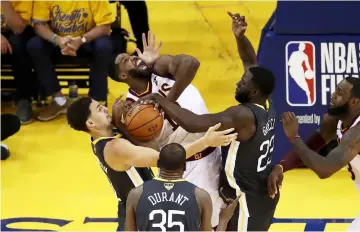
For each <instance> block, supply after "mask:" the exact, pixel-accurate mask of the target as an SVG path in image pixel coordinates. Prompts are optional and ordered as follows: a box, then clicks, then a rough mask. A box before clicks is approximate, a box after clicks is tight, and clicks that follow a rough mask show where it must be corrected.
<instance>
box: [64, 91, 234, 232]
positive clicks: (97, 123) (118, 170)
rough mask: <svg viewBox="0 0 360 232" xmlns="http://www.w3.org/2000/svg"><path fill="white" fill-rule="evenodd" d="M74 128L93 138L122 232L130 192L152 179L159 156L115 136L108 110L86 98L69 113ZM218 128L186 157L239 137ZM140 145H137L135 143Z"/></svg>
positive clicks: (191, 146)
mask: <svg viewBox="0 0 360 232" xmlns="http://www.w3.org/2000/svg"><path fill="white" fill-rule="evenodd" d="M67 120H68V123H69V124H70V126H71V127H72V128H73V129H75V130H78V131H83V132H86V133H88V134H90V135H91V142H92V149H93V152H94V154H95V156H96V157H97V159H98V161H99V164H100V166H101V168H102V169H103V171H104V173H105V174H106V176H107V178H108V179H109V181H110V184H111V185H112V187H113V189H114V191H115V194H116V196H117V198H118V202H119V204H118V216H119V229H124V225H123V224H124V216H125V206H124V204H125V203H126V198H127V196H128V193H129V191H130V190H131V189H132V188H134V187H137V186H139V185H141V184H143V183H144V181H146V180H149V179H152V177H153V175H152V172H151V169H150V168H147V167H155V166H156V165H157V160H158V158H159V152H158V151H156V150H153V149H150V148H147V147H142V146H136V145H134V144H132V143H131V142H130V141H128V140H129V139H131V138H130V137H128V136H127V135H126V134H124V136H123V135H122V134H120V133H114V131H113V125H112V120H111V117H110V115H109V114H108V111H107V108H106V107H105V106H103V105H101V104H99V102H97V101H95V100H92V99H91V98H89V97H82V98H80V99H78V100H76V101H75V102H74V103H72V104H71V105H70V107H69V108H68V110H67ZM219 127H220V125H216V126H214V127H211V128H210V129H209V131H208V132H207V133H206V134H205V136H203V137H202V138H200V139H199V140H197V141H195V142H193V143H192V144H189V145H187V146H185V149H186V157H190V156H192V155H194V154H196V153H197V152H199V151H201V150H203V149H204V148H205V147H208V146H215V147H216V146H221V145H222V144H223V143H230V141H231V139H233V138H234V136H236V134H230V135H226V134H228V133H229V132H231V130H229V131H215V130H217V129H218V128H219ZM134 142H135V143H136V141H134Z"/></svg>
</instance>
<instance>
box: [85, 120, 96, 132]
mask: <svg viewBox="0 0 360 232" xmlns="http://www.w3.org/2000/svg"><path fill="white" fill-rule="evenodd" d="M85 124H86V127H87V128H88V129H89V130H91V129H94V128H96V125H95V123H94V122H93V121H92V120H91V119H88V120H86V123H85Z"/></svg>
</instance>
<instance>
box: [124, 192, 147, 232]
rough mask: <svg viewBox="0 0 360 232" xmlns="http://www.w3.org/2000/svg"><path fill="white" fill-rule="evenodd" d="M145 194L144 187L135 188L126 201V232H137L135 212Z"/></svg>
mask: <svg viewBox="0 0 360 232" xmlns="http://www.w3.org/2000/svg"><path fill="white" fill-rule="evenodd" d="M142 192H143V186H142V185H140V186H139V187H136V188H133V189H132V190H131V191H130V192H129V195H128V198H127V200H126V217H125V231H137V228H136V214H135V210H136V207H137V204H138V202H139V199H140V196H141V194H142Z"/></svg>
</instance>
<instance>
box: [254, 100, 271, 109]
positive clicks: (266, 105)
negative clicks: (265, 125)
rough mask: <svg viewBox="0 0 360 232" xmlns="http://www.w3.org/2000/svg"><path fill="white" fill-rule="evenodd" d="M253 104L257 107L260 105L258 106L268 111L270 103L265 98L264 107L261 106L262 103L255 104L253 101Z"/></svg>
mask: <svg viewBox="0 0 360 232" xmlns="http://www.w3.org/2000/svg"><path fill="white" fill-rule="evenodd" d="M254 105H256V106H258V107H260V108H263V109H264V110H266V111H268V110H269V108H270V103H269V101H268V100H266V102H265V107H264V106H262V105H260V104H256V103H254Z"/></svg>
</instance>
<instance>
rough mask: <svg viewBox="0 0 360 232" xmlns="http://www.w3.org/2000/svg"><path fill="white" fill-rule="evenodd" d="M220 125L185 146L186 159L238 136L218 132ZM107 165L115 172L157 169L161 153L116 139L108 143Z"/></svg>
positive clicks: (106, 148)
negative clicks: (127, 168)
mask: <svg viewBox="0 0 360 232" xmlns="http://www.w3.org/2000/svg"><path fill="white" fill-rule="evenodd" d="M219 127H220V124H217V125H215V126H213V127H210V128H209V130H208V131H207V133H206V134H205V135H204V136H203V137H202V138H200V139H198V140H197V141H195V142H193V143H191V144H189V145H186V146H184V148H185V150H186V158H190V157H191V156H193V155H194V154H196V153H198V152H200V151H202V150H204V149H205V148H207V147H218V146H223V145H228V144H230V142H231V141H232V140H234V139H235V138H236V136H237V134H236V133H234V134H229V133H230V132H231V131H232V130H233V129H228V130H225V131H216V130H217V129H219ZM104 156H105V157H104V158H105V161H106V163H107V164H108V165H109V166H110V167H111V168H112V169H114V170H119V171H123V169H124V166H135V167H156V165H157V161H158V159H159V152H158V151H156V150H153V149H151V148H147V147H141V146H135V145H133V144H131V143H130V142H129V141H127V140H125V139H114V140H112V141H110V142H108V143H107V144H106V146H105V150H104Z"/></svg>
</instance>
